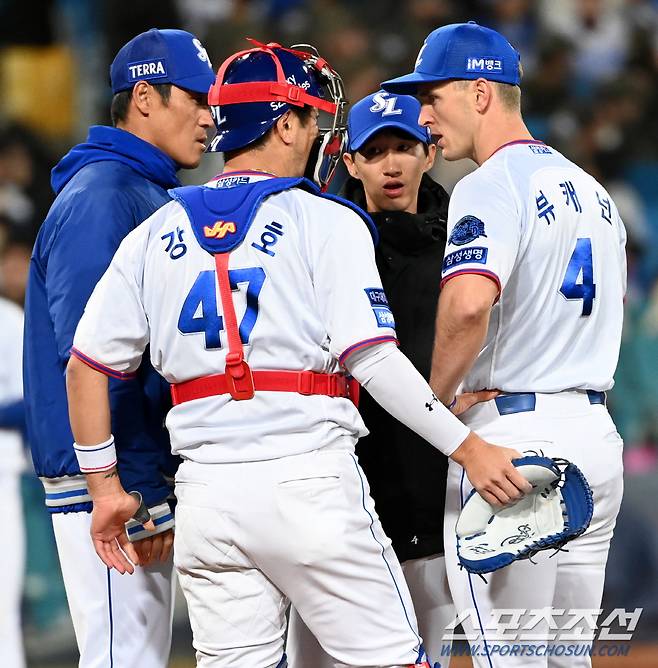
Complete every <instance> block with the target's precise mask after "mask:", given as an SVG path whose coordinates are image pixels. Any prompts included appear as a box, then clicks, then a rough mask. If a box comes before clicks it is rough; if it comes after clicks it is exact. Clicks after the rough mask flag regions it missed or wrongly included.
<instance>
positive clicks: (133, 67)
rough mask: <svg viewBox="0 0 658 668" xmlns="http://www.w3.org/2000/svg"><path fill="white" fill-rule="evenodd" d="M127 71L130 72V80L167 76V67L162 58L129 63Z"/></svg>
mask: <svg viewBox="0 0 658 668" xmlns="http://www.w3.org/2000/svg"><path fill="white" fill-rule="evenodd" d="M128 71H129V72H130V81H138V80H139V79H145V78H158V77H166V76H167V68H166V66H165V60H164V59H163V58H159V59H158V60H146V61H144V62H141V63H131V64H130V65H128Z"/></svg>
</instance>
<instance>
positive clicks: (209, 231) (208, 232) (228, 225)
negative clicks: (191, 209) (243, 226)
mask: <svg viewBox="0 0 658 668" xmlns="http://www.w3.org/2000/svg"><path fill="white" fill-rule="evenodd" d="M235 230H236V227H235V223H232V222H230V221H228V220H218V221H216V222H215V224H214V225H213V226H212V227H209V226H208V225H204V226H203V236H204V237H206V238H207V239H223V238H224V237H225V236H226V235H227V234H235Z"/></svg>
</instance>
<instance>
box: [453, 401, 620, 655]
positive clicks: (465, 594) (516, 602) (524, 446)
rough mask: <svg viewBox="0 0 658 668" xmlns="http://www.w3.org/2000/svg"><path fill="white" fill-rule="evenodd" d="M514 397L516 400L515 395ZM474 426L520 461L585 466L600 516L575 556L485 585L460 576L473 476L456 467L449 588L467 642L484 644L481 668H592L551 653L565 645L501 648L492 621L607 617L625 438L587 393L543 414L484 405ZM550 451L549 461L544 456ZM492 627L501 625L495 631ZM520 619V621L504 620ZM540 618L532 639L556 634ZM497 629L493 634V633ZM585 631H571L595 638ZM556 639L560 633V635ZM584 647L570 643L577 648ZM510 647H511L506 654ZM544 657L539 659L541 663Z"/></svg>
mask: <svg viewBox="0 0 658 668" xmlns="http://www.w3.org/2000/svg"><path fill="white" fill-rule="evenodd" d="M510 396H511V397H514V395H510ZM462 418H463V419H464V422H466V424H467V425H468V426H469V427H471V428H472V429H473V430H474V431H475V432H477V433H478V434H479V435H480V436H481V437H482V438H484V439H485V440H487V441H489V442H490V443H495V444H497V445H505V446H509V447H513V448H515V449H517V450H518V451H519V452H521V453H523V452H524V451H528V450H532V451H535V452H537V453H538V454H541V452H543V454H544V455H545V456H547V457H562V458H564V459H568V460H569V461H571V462H573V463H574V464H576V465H577V466H578V467H579V468H580V469H581V470H582V471H583V473H584V474H585V476H586V478H587V480H588V482H589V484H590V486H591V488H592V492H593V497H594V515H593V518H592V522H591V524H590V527H589V529H588V530H587V531H586V532H585V533H584V534H583V535H582V536H579V537H578V538H576V539H575V540H573V541H572V542H570V543H569V544H568V545H567V546H566V549H567V550H568V551H566V552H559V553H557V554H555V555H554V556H552V557H551V556H550V554H549V551H544V552H540V553H539V554H538V555H537V556H536V557H535V558H534V560H535V561H536V562H537V564H536V565H535V564H532V563H531V562H529V561H522V562H515V563H513V564H511V565H510V566H508V567H506V568H503V569H501V570H499V571H496V572H494V573H489V574H487V575H486V576H485V579H486V581H487V582H486V583H485V582H484V581H483V580H482V579H481V578H479V577H478V576H475V575H469V574H468V573H467V571H466V570H460V568H459V566H458V560H457V548H456V535H455V530H454V529H455V525H456V522H457V517H458V515H459V511H460V508H461V506H462V503H463V502H464V500H465V499H466V497H467V496H468V494H469V493H470V491H471V489H472V487H471V485H470V483H469V481H468V478H467V477H466V475H465V474H464V471H463V469H462V468H461V467H460V466H458V465H457V464H455V463H454V462H452V461H451V462H450V467H449V470H448V488H447V499H446V516H445V517H446V521H445V524H444V527H445V546H446V567H447V571H448V581H449V583H450V590H451V592H452V595H453V600H454V602H455V607H456V608H457V611H458V612H459V613H464V611H475V614H468V615H467V617H466V620H465V621H464V622H462V624H463V626H464V631H465V633H466V634H481V635H482V636H483V637H482V638H480V639H478V640H473V641H471V648H472V651H473V652H476V653H477V655H476V656H473V663H474V666H476V668H503V667H504V668H511V667H517V666H518V667H521V666H523V668H535V667H537V668H540V667H541V668H546V667H550V668H558V667H560V668H561V667H562V666H565V667H566V666H569V668H581V667H583V668H585V667H586V668H589V667H590V666H591V658H590V657H589V655H587V654H584V655H578V656H576V655H575V654H573V653H572V654H568V655H567V654H566V653H565V654H561V651H560V650H555V649H553V650H551V649H550V647H555V645H556V644H559V641H558V640H550V639H549V640H545V639H540V638H537V639H535V640H531V639H527V638H526V639H517V640H514V639H511V638H512V635H513V634H512V633H511V632H510V631H505V633H504V635H503V636H502V637H500V636H499V637H498V638H496V637H495V636H496V634H497V632H498V631H499V630H500V627H499V628H498V630H497V629H496V626H497V624H496V622H495V617H494V618H492V611H496V610H497V611H501V610H503V609H507V611H506V612H508V613H509V611H510V609H514V610H518V609H521V610H525V611H533V610H534V611H541V610H542V609H549V610H550V609H553V611H555V610H559V609H565V610H567V611H569V610H573V609H579V610H582V609H598V608H599V606H600V604H601V598H602V595H603V581H604V577H605V565H606V561H607V558H608V549H609V547H610V540H611V538H612V533H613V529H614V526H615V521H616V518H617V513H618V512H619V506H620V504H621V497H622V492H623V478H622V474H623V465H622V447H623V443H622V440H621V437H620V436H619V434H618V433H617V430H616V427H615V425H614V423H613V421H612V419H611V418H610V415H609V414H608V411H607V409H606V407H605V406H604V405H601V404H592V403H591V402H590V400H589V397H588V395H587V393H585V392H576V391H573V392H561V393H559V394H537V395H535V407H534V410H526V411H524V412H512V413H510V414H506V415H501V414H500V412H499V408H498V404H497V403H496V401H495V400H494V401H488V402H486V403H482V404H478V405H477V406H474V407H473V408H472V409H471V410H469V411H468V412H467V413H465V414H464V415H463V416H462ZM540 451H541V452H540ZM492 619H493V620H494V621H493V622H492ZM504 619H505V620H506V621H508V620H509V619H510V615H509V614H507V616H506V617H505V618H504ZM533 619H534V620H536V619H537V617H536V612H535V613H534V614H533V613H532V612H526V613H524V614H522V615H521V616H520V620H519V623H518V626H519V627H521V628H522V627H523V626H524V625H528V624H530V625H531V626H532V631H522V633H525V634H530V633H534V634H538V635H539V634H546V633H549V629H548V625H549V623H550V618H548V617H547V620H546V622H542V623H533ZM554 619H555V620H556V621H557V624H558V625H560V624H562V625H564V624H567V623H568V621H569V619H573V615H570V614H569V613H568V612H567V613H565V615H564V616H563V617H562V622H561V621H560V616H556V617H554ZM488 625H489V628H488V629H487V626H488ZM587 626H588V624H586V623H585V621H582V622H578V624H577V625H576V626H575V627H574V628H573V629H571V630H570V631H569V634H570V635H571V636H574V635H576V634H577V633H578V632H579V631H582V632H583V634H584V635H585V636H586V634H587V633H588V632H589V633H591V632H592V629H591V628H586V627H587ZM555 632H556V630H555V629H553V630H551V631H550V633H555ZM574 642H582V643H587V642H588V641H587V640H586V639H584V640H582V641H574V640H570V641H563V643H562V644H564V645H569V644H573V643H574ZM515 644H516V645H519V646H520V645H533V646H534V648H535V650H534V651H535V652H536V653H535V654H534V655H529V654H528V653H527V651H526V653H521V652H522V651H524V650H520V649H519V650H518V651H517V653H515V654H513V653H511V652H510V649H511V648H510V647H509V645H515ZM506 645H507V646H508V647H505V646H506ZM537 654H539V655H537Z"/></svg>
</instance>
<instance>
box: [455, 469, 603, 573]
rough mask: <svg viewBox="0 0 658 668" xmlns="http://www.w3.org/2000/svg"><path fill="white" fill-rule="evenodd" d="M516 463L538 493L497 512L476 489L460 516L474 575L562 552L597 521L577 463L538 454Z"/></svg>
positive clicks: (460, 545)
mask: <svg viewBox="0 0 658 668" xmlns="http://www.w3.org/2000/svg"><path fill="white" fill-rule="evenodd" d="M512 463H513V464H514V466H516V467H517V468H518V469H519V473H521V474H522V475H523V476H524V477H525V478H526V479H527V480H528V481H529V482H530V483H531V484H532V487H533V489H532V492H530V493H529V494H527V495H526V496H524V497H523V498H522V499H521V500H520V501H518V502H516V503H514V504H513V505H508V506H504V507H501V508H496V507H494V506H492V505H491V504H489V503H487V502H486V501H485V500H484V499H483V498H482V497H481V496H480V495H479V494H477V493H476V492H475V490H473V492H471V494H470V495H469V497H468V498H467V499H466V503H464V507H463V508H462V511H461V513H460V515H459V519H458V521H457V528H456V530H457V554H458V556H459V562H460V563H461V565H462V566H463V567H464V568H466V570H467V571H469V572H470V573H490V572H491V571H495V570H498V569H499V568H504V567H505V566H508V565H509V564H511V563H512V562H513V561H516V560H518V559H530V558H532V557H533V556H534V555H535V554H536V553H537V552H540V551H542V550H549V549H554V550H560V549H561V548H562V547H563V546H564V545H565V544H566V543H568V542H569V541H570V540H573V539H574V538H576V537H577V536H580V535H581V534H582V533H583V532H584V531H585V530H586V529H587V527H588V526H589V523H590V521H591V519H592V512H593V509H594V504H593V501H592V490H591V489H590V486H589V484H588V482H587V480H586V479H585V476H584V475H583V473H582V472H581V471H580V469H579V468H578V467H577V466H576V465H575V464H572V463H570V462H568V461H566V460H563V459H551V458H549V457H538V456H529V457H522V458H520V459H515V460H514V461H513V462H512Z"/></svg>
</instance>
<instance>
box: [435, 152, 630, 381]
mask: <svg viewBox="0 0 658 668" xmlns="http://www.w3.org/2000/svg"><path fill="white" fill-rule="evenodd" d="M448 234H449V239H448V244H447V245H446V252H445V258H444V262H443V282H444V283H445V281H446V280H449V279H450V278H451V277H454V276H457V275H459V274H462V273H475V274H482V275H485V276H488V277H489V278H491V279H492V280H494V281H496V282H497V283H498V285H499V288H500V290H501V292H500V298H499V300H498V302H497V303H496V305H495V306H494V308H493V310H492V313H491V320H490V324H489V330H488V333H487V338H486V342H485V346H484V348H483V350H482V351H481V353H480V355H479V356H478V358H477V360H476V362H475V364H474V365H473V367H472V369H471V371H470V372H469V374H468V375H467V377H466V378H465V380H464V389H465V390H477V389H482V388H492V389H494V388H495V389H499V390H503V391H506V392H524V391H534V392H559V391H562V390H568V389H592V390H608V389H610V388H611V387H612V385H613V374H614V371H615V368H616V366H617V360H618V357H619V345H620V341H621V328H622V319H623V299H624V293H625V290H626V256H625V251H624V247H625V243H626V233H625V230H624V226H623V223H622V221H621V219H620V217H619V214H618V212H617V209H616V207H615V205H614V203H613V202H612V199H611V198H610V195H609V194H608V193H607V192H606V190H605V189H604V188H603V186H601V185H600V184H599V183H598V182H597V181H596V180H595V179H594V178H593V177H591V176H590V175H589V174H587V173H586V172H584V171H583V170H582V169H580V168H579V167H578V166H577V165H575V164H574V163H572V162H570V161H569V160H567V159H566V158H565V157H564V156H563V155H561V154H560V153H558V152H557V151H555V150H554V149H552V148H550V147H548V146H546V145H544V144H542V143H541V142H536V141H527V142H526V141H522V142H511V143H510V144H507V145H505V146H503V147H501V149H499V150H498V151H497V152H496V153H494V155H493V156H492V157H490V158H489V159H488V160H487V161H486V162H484V163H483V164H482V165H481V166H480V168H479V169H477V170H475V171H474V172H473V173H471V174H469V175H468V176H466V177H465V178H464V179H462V180H461V181H460V182H459V183H458V184H457V186H456V188H455V190H454V193H453V195H452V198H451V200H450V208H449V215H448Z"/></svg>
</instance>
